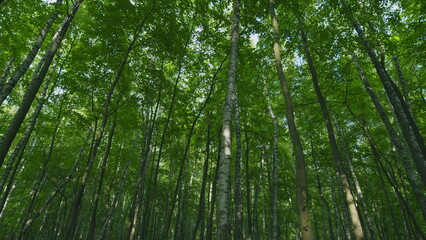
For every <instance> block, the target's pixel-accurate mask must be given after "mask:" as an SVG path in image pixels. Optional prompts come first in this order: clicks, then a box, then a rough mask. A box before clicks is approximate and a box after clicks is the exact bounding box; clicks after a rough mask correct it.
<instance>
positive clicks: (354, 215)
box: [299, 18, 364, 240]
mask: <svg viewBox="0 0 426 240" xmlns="http://www.w3.org/2000/svg"><path fill="white" fill-rule="evenodd" d="M299 24H300V25H301V26H300V32H301V35H302V41H303V48H304V51H305V55H306V58H307V60H308V65H309V69H310V72H311V75H312V82H313V85H314V89H315V93H316V95H317V98H318V101H319V103H320V106H321V111H322V114H323V118H324V122H325V125H326V127H327V133H328V140H329V142H330V145H331V149H332V154H333V159H334V163H335V166H336V171H337V174H338V175H339V178H340V181H341V183H342V185H343V188H344V191H345V198H346V202H347V204H348V208H349V212H350V217H351V222H352V227H353V230H354V234H355V238H356V239H357V240H361V239H364V231H363V229H362V226H361V221H360V218H359V214H358V210H357V208H356V206H355V200H354V197H353V194H352V191H351V189H350V186H349V182H348V179H347V175H346V171H345V169H344V167H343V161H342V158H341V155H340V152H339V149H338V147H337V142H336V137H335V134H334V130H333V126H332V124H331V119H330V114H329V111H328V108H327V105H326V103H325V98H324V96H323V95H322V92H321V89H320V87H319V83H318V77H317V72H316V70H315V67H314V63H313V60H312V57H311V53H310V51H309V47H308V43H307V39H306V34H305V31H304V30H303V28H302V20H301V19H300V18H299Z"/></svg>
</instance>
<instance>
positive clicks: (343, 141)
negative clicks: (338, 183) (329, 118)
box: [334, 120, 376, 240]
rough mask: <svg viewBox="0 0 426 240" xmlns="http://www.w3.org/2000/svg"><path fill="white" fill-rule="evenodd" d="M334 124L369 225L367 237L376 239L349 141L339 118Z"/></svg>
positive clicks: (366, 230)
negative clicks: (339, 122) (340, 125)
mask: <svg viewBox="0 0 426 240" xmlns="http://www.w3.org/2000/svg"><path fill="white" fill-rule="evenodd" d="M334 125H335V126H336V130H337V139H338V140H340V145H341V150H342V151H343V153H344V156H345V158H346V162H347V166H349V172H350V174H351V177H352V181H353V184H354V185H355V190H356V194H357V196H358V198H357V202H358V203H359V205H360V208H361V209H362V213H363V214H364V217H365V224H366V225H367V227H366V228H365V225H364V229H365V234H366V237H367V239H371V240H374V239H376V234H375V232H374V228H373V222H372V221H371V217H370V214H369V212H368V209H367V204H366V203H365V199H364V194H363V193H362V189H361V186H360V184H359V181H358V177H357V175H356V173H355V169H354V167H353V164H352V159H351V156H350V155H349V150H348V146H347V143H346V141H345V139H344V138H343V133H342V130H341V129H340V127H339V125H338V124H337V120H335V124H334Z"/></svg>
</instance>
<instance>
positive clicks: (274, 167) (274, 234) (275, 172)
mask: <svg viewBox="0 0 426 240" xmlns="http://www.w3.org/2000/svg"><path fill="white" fill-rule="evenodd" d="M279 64H281V63H279ZM264 84H265V87H264V94H265V97H266V103H267V107H268V111H269V116H270V117H271V120H272V125H273V127H274V135H273V141H272V191H271V195H272V196H271V210H272V224H271V225H272V238H271V239H273V240H278V239H279V235H278V233H279V229H278V228H279V226H278V163H277V161H278V159H277V158H278V122H277V119H276V117H275V114H274V111H273V110H272V107H271V103H270V99H269V97H268V96H269V93H268V91H267V89H266V82H265V83H264Z"/></svg>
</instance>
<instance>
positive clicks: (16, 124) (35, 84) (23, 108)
mask: <svg viewBox="0 0 426 240" xmlns="http://www.w3.org/2000/svg"><path fill="white" fill-rule="evenodd" d="M83 1H84V0H77V1H76V2H74V5H73V7H72V10H71V12H70V13H69V14H68V16H67V17H66V18H65V20H64V21H63V22H62V24H61V26H60V27H59V29H58V31H57V32H56V33H55V36H54V37H53V40H52V43H51V45H50V47H49V48H48V49H47V50H46V55H45V61H44V64H43V66H42V67H41V70H40V72H39V74H38V75H37V77H35V78H34V79H33V80H32V81H31V83H30V85H29V86H28V88H27V90H26V92H25V95H24V98H23V99H22V103H21V105H20V106H19V109H18V111H17V112H16V114H15V116H14V117H13V120H12V122H11V123H10V125H9V127H8V129H7V131H6V133H5V135H4V136H3V137H2V139H1V140H0V166H1V165H2V164H3V161H4V158H5V157H6V155H7V152H8V151H9V148H10V145H11V144H12V142H13V140H14V139H15V136H16V134H17V133H18V130H19V128H20V126H21V124H22V122H23V121H24V119H25V116H26V115H27V113H28V111H29V109H30V107H31V104H32V102H33V101H34V98H35V96H36V94H37V92H38V90H39V88H40V86H41V84H42V82H43V80H44V78H45V76H46V74H47V71H48V70H49V67H50V65H51V64H52V61H53V58H54V57H55V54H56V52H57V50H58V48H59V46H60V44H61V42H62V40H63V39H64V37H65V34H66V33H67V30H68V28H69V26H70V24H71V22H72V20H73V19H74V16H75V15H76V13H77V11H78V9H79V7H80V4H81V3H82V2H83Z"/></svg>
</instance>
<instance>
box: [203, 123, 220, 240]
mask: <svg viewBox="0 0 426 240" xmlns="http://www.w3.org/2000/svg"><path fill="white" fill-rule="evenodd" d="M221 132H222V130H219V132H218V135H217V137H218V146H217V159H216V168H215V172H214V176H213V180H212V183H211V185H212V187H211V200H210V209H209V213H208V216H207V217H208V218H207V230H206V239H207V240H212V239H213V225H214V221H213V219H214V218H213V215H214V213H215V207H216V197H217V180H218V179H217V178H218V175H219V165H220V150H221V149H222V146H221V141H220V140H221V139H220V137H221V135H220V134H221Z"/></svg>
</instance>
